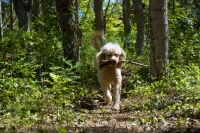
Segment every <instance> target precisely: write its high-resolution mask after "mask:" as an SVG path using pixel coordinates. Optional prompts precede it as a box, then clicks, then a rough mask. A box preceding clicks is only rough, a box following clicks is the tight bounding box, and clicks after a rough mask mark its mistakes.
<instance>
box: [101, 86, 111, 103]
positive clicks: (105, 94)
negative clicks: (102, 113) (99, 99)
mask: <svg viewBox="0 0 200 133" xmlns="http://www.w3.org/2000/svg"><path fill="white" fill-rule="evenodd" d="M110 87H111V86H110V85H109V84H108V85H101V88H102V90H103V97H104V99H105V101H106V104H111V103H112V96H111V93H110V89H111V88H110Z"/></svg>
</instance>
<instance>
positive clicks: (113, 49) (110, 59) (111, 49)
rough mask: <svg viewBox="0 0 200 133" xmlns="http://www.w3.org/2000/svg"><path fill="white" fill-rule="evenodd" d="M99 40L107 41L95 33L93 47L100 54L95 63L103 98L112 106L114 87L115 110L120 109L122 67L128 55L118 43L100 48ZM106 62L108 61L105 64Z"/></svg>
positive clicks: (92, 39) (101, 35) (113, 107)
mask: <svg viewBox="0 0 200 133" xmlns="http://www.w3.org/2000/svg"><path fill="white" fill-rule="evenodd" d="M99 39H102V40H105V38H104V35H103V34H102V33H101V32H94V33H93V35H92V38H91V42H92V45H93V47H94V48H95V49H96V50H97V51H98V52H99V53H98V54H97V55H96V57H95V61H94V65H95V68H96V69H97V72H98V73H97V77H98V81H99V83H100V86H101V89H102V90H103V96H104V99H105V101H106V104H112V96H111V92H110V91H111V88H112V87H113V105H112V109H113V110H119V109H120V94H121V86H122V75H121V69H120V68H121V66H122V65H123V62H120V61H119V60H125V59H126V54H125V52H124V51H123V50H122V48H121V47H120V46H119V45H118V44H116V43H107V44H105V45H104V46H103V47H101V46H100V43H99ZM104 60H107V62H105V61H104Z"/></svg>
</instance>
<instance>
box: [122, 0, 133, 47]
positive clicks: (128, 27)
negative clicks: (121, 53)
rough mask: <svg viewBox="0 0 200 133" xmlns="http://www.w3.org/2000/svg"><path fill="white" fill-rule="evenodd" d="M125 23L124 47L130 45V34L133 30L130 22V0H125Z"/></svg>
mask: <svg viewBox="0 0 200 133" xmlns="http://www.w3.org/2000/svg"><path fill="white" fill-rule="evenodd" d="M122 5H123V23H124V48H127V47H129V40H128V35H129V34H130V32H131V24H130V10H131V6H130V0H123V4H122Z"/></svg>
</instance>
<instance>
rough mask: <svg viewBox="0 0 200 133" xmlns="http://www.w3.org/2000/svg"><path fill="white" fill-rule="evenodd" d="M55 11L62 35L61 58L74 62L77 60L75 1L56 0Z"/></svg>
mask: <svg viewBox="0 0 200 133" xmlns="http://www.w3.org/2000/svg"><path fill="white" fill-rule="evenodd" d="M56 9H57V12H58V18H59V24H60V30H61V35H62V47H63V56H64V58H65V59H66V60H73V61H76V60H77V59H78V38H77V29H78V24H77V21H76V20H75V19H76V14H75V0H56ZM65 65H66V64H65Z"/></svg>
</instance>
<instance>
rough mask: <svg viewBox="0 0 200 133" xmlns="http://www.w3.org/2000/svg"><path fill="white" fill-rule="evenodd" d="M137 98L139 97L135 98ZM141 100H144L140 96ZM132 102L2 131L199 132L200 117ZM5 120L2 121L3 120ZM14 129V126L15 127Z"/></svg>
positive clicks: (78, 132) (56, 132)
mask: <svg viewBox="0 0 200 133" xmlns="http://www.w3.org/2000/svg"><path fill="white" fill-rule="evenodd" d="M135 100H136V99H135ZM137 100H140V99H137ZM132 102H136V101H134V100H133V101H130V100H127V99H123V100H122V104H121V105H122V106H121V110H120V111H113V110H111V109H110V108H109V107H107V106H104V105H102V104H98V106H96V108H95V109H92V110H88V109H81V110H79V111H77V112H73V114H76V118H75V119H73V120H72V122H71V123H68V121H64V122H63V121H62V122H55V123H54V124H52V123H46V124H44V123H43V124H38V125H37V124H29V126H24V127H20V128H18V129H17V128H16V127H15V128H14V129H12V131H8V130H4V131H2V130H0V132H1V131H2V133H10V132H14V133H66V132H67V133H199V132H200V119H199V117H198V118H191V117H187V118H185V117H180V116H172V115H171V116H169V117H163V116H166V114H163V112H161V111H159V110H156V111H139V110H131V108H129V106H131V103H132ZM0 123H1V122H0ZM11 128H13V127H11Z"/></svg>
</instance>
